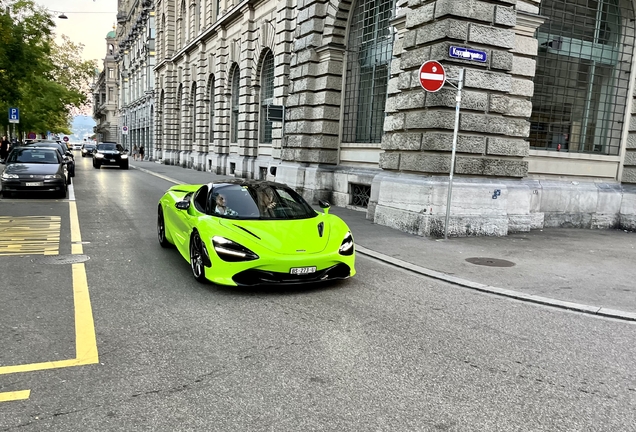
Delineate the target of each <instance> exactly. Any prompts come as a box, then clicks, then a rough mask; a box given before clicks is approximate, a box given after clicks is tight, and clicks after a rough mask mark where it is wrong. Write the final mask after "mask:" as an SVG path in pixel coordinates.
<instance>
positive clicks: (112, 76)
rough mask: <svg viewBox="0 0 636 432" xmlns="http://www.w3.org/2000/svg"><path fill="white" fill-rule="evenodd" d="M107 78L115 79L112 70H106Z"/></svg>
mask: <svg viewBox="0 0 636 432" xmlns="http://www.w3.org/2000/svg"><path fill="white" fill-rule="evenodd" d="M108 78H115V71H114V70H113V68H108Z"/></svg>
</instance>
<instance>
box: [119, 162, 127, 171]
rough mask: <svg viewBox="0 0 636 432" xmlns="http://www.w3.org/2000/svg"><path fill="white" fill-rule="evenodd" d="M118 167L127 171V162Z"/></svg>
mask: <svg viewBox="0 0 636 432" xmlns="http://www.w3.org/2000/svg"><path fill="white" fill-rule="evenodd" d="M119 167H120V168H121V169H128V161H126V162H124V163H122V164H121V165H120V166H119Z"/></svg>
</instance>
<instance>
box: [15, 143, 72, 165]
mask: <svg viewBox="0 0 636 432" xmlns="http://www.w3.org/2000/svg"><path fill="white" fill-rule="evenodd" d="M7 162H9V163H29V164H59V163H60V161H59V159H58V157H57V153H56V150H53V149H45V148H28V147H27V148H19V149H16V150H15V151H13V152H11V154H10V155H9V158H8V160H7Z"/></svg>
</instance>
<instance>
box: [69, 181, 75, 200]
mask: <svg viewBox="0 0 636 432" xmlns="http://www.w3.org/2000/svg"><path fill="white" fill-rule="evenodd" d="M73 181H74V180H73ZM68 200H69V201H75V188H74V187H73V183H71V184H70V185H68Z"/></svg>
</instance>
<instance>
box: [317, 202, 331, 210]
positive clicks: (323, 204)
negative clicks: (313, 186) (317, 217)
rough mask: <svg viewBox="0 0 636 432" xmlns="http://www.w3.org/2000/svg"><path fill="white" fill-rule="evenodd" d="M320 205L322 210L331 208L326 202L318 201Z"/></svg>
mask: <svg viewBox="0 0 636 432" xmlns="http://www.w3.org/2000/svg"><path fill="white" fill-rule="evenodd" d="M318 205H319V206H320V208H321V209H328V208H329V207H331V204H329V203H328V202H327V201H324V200H318Z"/></svg>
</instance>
